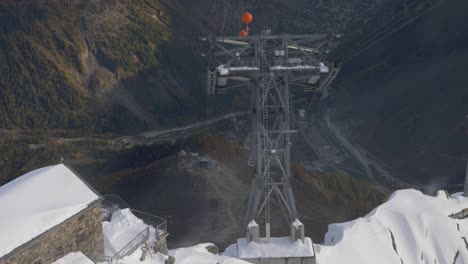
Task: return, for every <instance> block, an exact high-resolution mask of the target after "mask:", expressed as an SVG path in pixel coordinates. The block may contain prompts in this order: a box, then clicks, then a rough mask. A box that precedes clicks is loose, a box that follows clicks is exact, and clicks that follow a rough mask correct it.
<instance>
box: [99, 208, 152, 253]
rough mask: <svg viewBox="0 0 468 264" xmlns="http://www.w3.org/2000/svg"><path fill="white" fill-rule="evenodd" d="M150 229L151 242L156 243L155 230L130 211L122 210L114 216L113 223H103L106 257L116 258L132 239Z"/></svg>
mask: <svg viewBox="0 0 468 264" xmlns="http://www.w3.org/2000/svg"><path fill="white" fill-rule="evenodd" d="M148 227H149V232H150V242H151V243H153V242H154V241H155V237H156V236H155V234H156V233H155V229H154V227H152V226H149V225H147V224H145V223H144V222H143V220H141V219H139V218H137V217H136V216H135V215H133V214H132V212H131V211H130V209H122V210H119V211H116V212H114V213H113V214H112V218H111V221H109V222H107V221H104V222H103V223H102V230H103V232H104V255H105V256H114V255H115V254H116V253H117V252H119V250H121V249H122V248H123V247H124V246H125V245H127V243H129V242H130V241H131V240H132V239H134V238H135V237H137V236H138V235H140V234H141V233H142V232H143V231H144V230H145V229H146V228H148ZM140 256H141V255H140Z"/></svg>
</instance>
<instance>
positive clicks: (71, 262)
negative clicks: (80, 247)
mask: <svg viewBox="0 0 468 264" xmlns="http://www.w3.org/2000/svg"><path fill="white" fill-rule="evenodd" d="M52 264H94V262H93V261H91V260H90V259H89V258H88V257H86V256H85V255H84V254H83V253H81V252H71V253H68V254H67V255H65V256H64V257H63V258H61V259H58V260H56V261H55V262H53V263H52Z"/></svg>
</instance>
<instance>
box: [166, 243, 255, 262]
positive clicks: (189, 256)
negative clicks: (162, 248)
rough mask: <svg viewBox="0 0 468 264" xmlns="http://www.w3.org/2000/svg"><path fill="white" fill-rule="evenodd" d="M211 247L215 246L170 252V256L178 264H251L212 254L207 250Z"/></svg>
mask: <svg viewBox="0 0 468 264" xmlns="http://www.w3.org/2000/svg"><path fill="white" fill-rule="evenodd" d="M211 245H213V244H210V243H205V244H198V245H196V246H193V247H186V248H179V249H174V250H169V255H171V256H173V257H175V259H176V262H175V263H176V264H250V263H249V262H245V261H243V260H240V259H237V258H232V257H228V256H221V255H215V254H211V253H210V252H208V250H207V247H208V246H211Z"/></svg>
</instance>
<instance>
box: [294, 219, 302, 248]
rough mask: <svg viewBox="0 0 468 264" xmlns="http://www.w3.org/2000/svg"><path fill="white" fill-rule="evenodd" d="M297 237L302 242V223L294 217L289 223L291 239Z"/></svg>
mask: <svg viewBox="0 0 468 264" xmlns="http://www.w3.org/2000/svg"><path fill="white" fill-rule="evenodd" d="M298 239H300V240H301V241H302V242H304V224H302V223H301V222H300V221H299V220H298V219H296V220H295V221H294V222H293V223H292V224H291V240H292V241H296V240H298Z"/></svg>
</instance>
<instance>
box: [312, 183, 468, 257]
mask: <svg viewBox="0 0 468 264" xmlns="http://www.w3.org/2000/svg"><path fill="white" fill-rule="evenodd" d="M465 208H468V199H467V198H465V197H462V196H461V195H460V194H455V195H452V196H451V197H447V195H446V194H445V193H444V192H439V193H438V195H437V196H436V197H432V196H427V195H424V194H422V193H421V192H419V191H416V190H401V191H396V192H395V193H394V194H393V195H392V196H391V197H390V199H389V200H388V202H386V203H384V204H382V205H381V206H379V207H377V208H376V209H374V210H373V211H372V212H371V213H369V214H368V215H366V216H365V217H363V218H359V219H357V220H354V221H351V222H347V223H342V224H332V225H329V229H328V232H327V234H326V236H325V243H324V245H323V246H319V245H316V253H317V261H318V263H321V264H338V263H360V264H367V263H369V264H371V263H372V264H373V263H382V264H385V263H389V264H390V263H392V264H394V263H404V264H413V263H414V264H416V263H431V264H433V263H439V264H442V263H444V264H445V263H447V264H449V263H455V264H457V263H459V264H462V263H468V245H467V244H466V242H465V241H466V240H465V239H464V237H467V236H468V219H462V220H458V219H452V218H450V217H449V215H451V214H453V213H457V212H460V211H461V210H463V209H465Z"/></svg>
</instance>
